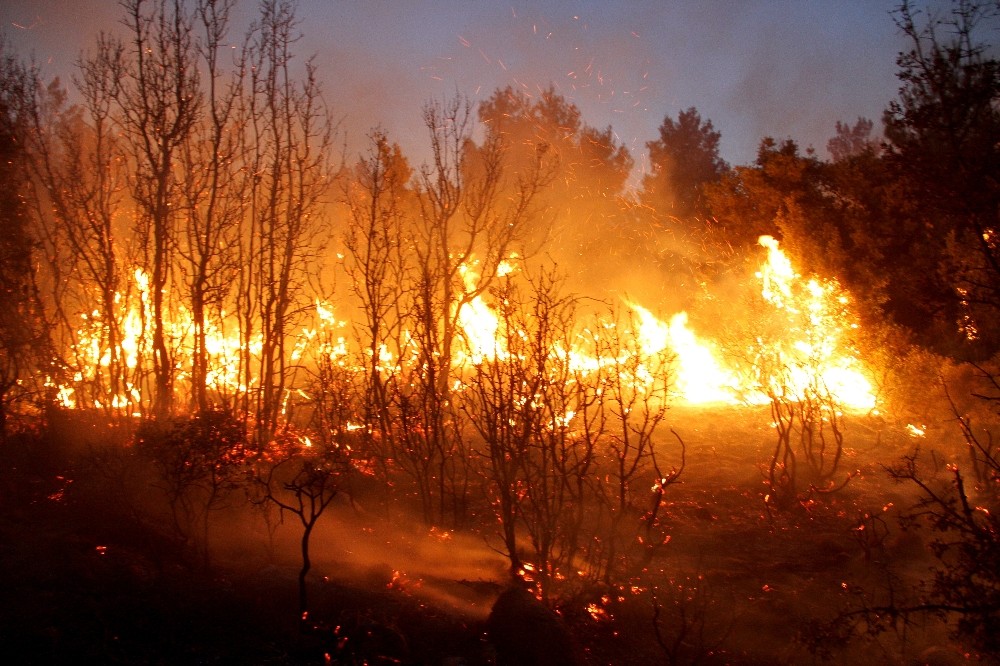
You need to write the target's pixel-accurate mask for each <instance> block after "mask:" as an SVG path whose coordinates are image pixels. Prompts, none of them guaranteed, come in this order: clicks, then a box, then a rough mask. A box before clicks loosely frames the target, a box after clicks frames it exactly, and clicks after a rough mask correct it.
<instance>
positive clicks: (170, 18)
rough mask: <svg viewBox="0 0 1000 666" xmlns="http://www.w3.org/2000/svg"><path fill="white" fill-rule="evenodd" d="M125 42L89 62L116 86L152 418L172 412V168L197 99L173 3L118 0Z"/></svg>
mask: <svg viewBox="0 0 1000 666" xmlns="http://www.w3.org/2000/svg"><path fill="white" fill-rule="evenodd" d="M122 7H123V8H124V10H125V14H126V16H125V19H124V21H123V22H124V23H125V26H126V28H127V29H128V31H129V36H128V37H129V42H128V45H127V46H126V45H125V44H124V43H117V42H115V41H113V40H110V39H109V40H106V41H104V42H102V43H100V44H99V49H98V54H97V56H96V58H97V59H98V61H99V62H101V64H102V65H103V66H105V67H108V68H110V72H111V75H112V76H113V77H114V78H115V80H116V82H117V88H116V90H115V92H116V95H115V96H114V98H113V99H114V100H115V102H116V110H115V113H116V115H117V123H118V124H119V125H120V126H121V128H122V129H123V130H124V137H123V139H124V141H123V145H124V149H125V152H126V154H127V155H128V157H129V159H130V162H131V166H132V170H131V172H130V173H131V177H130V178H129V179H128V184H129V190H130V193H131V196H132V199H133V200H134V202H135V204H136V206H137V208H138V215H137V216H136V217H137V222H136V229H135V232H136V235H137V237H138V239H139V242H140V244H141V247H142V249H143V265H144V266H145V267H146V268H147V269H148V273H149V279H150V285H149V294H150V298H151V300H152V305H151V318H152V321H151V322H150V326H151V345H152V354H153V373H154V389H155V392H154V396H153V405H152V411H153V413H154V414H155V415H157V416H165V415H167V414H169V413H170V412H171V410H172V409H173V400H174V395H173V392H174V375H175V368H174V361H173V354H172V352H171V349H170V345H169V344H168V343H169V341H168V332H167V326H168V323H169V317H170V313H169V304H168V303H167V301H166V298H167V290H168V283H169V280H170V273H171V270H172V268H173V263H174V256H175V249H176V246H175V243H176V227H177V224H178V219H177V218H178V213H177V209H176V205H175V202H176V201H178V200H180V199H181V197H180V196H179V192H178V183H177V179H176V169H177V168H178V165H179V161H180V152H181V150H182V149H183V146H184V145H185V143H186V142H188V141H190V140H191V138H192V136H191V135H192V130H193V128H194V126H195V123H196V121H197V119H198V118H199V116H200V114H201V113H202V110H203V106H204V97H203V93H202V90H201V79H200V74H199V69H198V67H197V64H196V57H197V53H196V51H195V48H194V44H193V41H192V40H193V38H192V34H193V19H192V17H191V15H190V14H189V13H188V12H187V11H186V9H185V7H184V3H183V2H181V0H150V1H147V0H123V2H122Z"/></svg>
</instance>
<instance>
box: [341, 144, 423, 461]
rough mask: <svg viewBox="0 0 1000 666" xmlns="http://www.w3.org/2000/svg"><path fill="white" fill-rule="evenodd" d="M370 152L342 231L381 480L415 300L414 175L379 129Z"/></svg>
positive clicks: (348, 194)
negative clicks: (410, 243)
mask: <svg viewBox="0 0 1000 666" xmlns="http://www.w3.org/2000/svg"><path fill="white" fill-rule="evenodd" d="M370 144H371V147H370V149H369V152H368V153H367V155H366V156H365V157H364V158H363V159H362V160H360V161H359V163H358V164H357V166H356V167H355V170H354V172H353V173H352V174H350V177H349V179H348V181H347V182H346V183H345V184H344V202H345V203H346V205H347V207H348V210H349V214H350V222H349V225H348V228H347V230H346V231H345V234H344V245H345V247H346V249H347V257H346V263H347V273H348V277H349V279H350V283H351V289H352V291H353V293H354V296H355V297H356V299H357V301H358V304H359V306H358V309H359V310H360V311H361V312H362V316H361V318H360V320H359V321H358V322H357V324H356V330H355V338H356V339H357V341H358V344H359V347H360V348H361V349H362V350H363V354H364V363H363V366H362V367H363V368H364V383H365V386H364V396H365V401H364V409H363V414H364V415H363V419H364V420H363V422H364V423H365V424H366V433H368V434H369V447H368V448H369V450H371V451H372V452H374V453H375V454H376V459H377V461H378V464H379V465H380V466H381V467H382V474H383V476H386V477H387V476H388V475H389V473H390V472H389V461H390V459H391V457H392V453H391V445H390V441H391V439H392V438H393V437H394V436H395V428H396V426H397V423H396V420H395V416H394V412H393V408H392V407H393V395H394V394H396V392H397V391H398V388H395V387H396V385H397V382H399V381H400V375H401V373H402V369H401V367H400V364H401V363H402V362H403V355H404V354H406V353H407V346H406V345H407V342H408V341H407V336H406V334H405V333H404V329H403V327H404V325H405V322H406V321H407V319H406V317H405V308H406V304H407V303H408V302H409V301H410V299H411V298H412V295H411V294H409V293H408V291H407V290H408V289H410V288H411V287H410V286H409V285H407V283H406V275H407V274H408V271H409V268H410V267H409V262H408V257H407V254H406V251H405V249H406V245H407V241H406V238H407V229H408V226H407V225H408V217H407V216H408V215H409V214H411V213H412V208H410V206H412V203H413V201H412V192H411V190H410V189H409V188H408V183H409V181H410V178H411V176H412V173H411V170H410V168H409V165H408V164H407V162H406V159H405V158H404V157H403V156H402V154H401V153H400V150H399V146H397V145H395V144H391V143H390V142H389V138H388V136H387V135H386V134H385V133H384V132H382V131H381V130H375V131H374V132H373V133H372V134H371V136H370Z"/></svg>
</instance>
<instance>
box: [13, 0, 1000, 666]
mask: <svg viewBox="0 0 1000 666" xmlns="http://www.w3.org/2000/svg"><path fill="white" fill-rule="evenodd" d="M235 6H236V5H235V0H192V2H184V1H182V0H125V1H124V2H122V5H121V10H122V15H123V30H124V35H125V36H124V37H122V38H117V37H113V36H109V35H101V36H100V37H98V38H97V41H96V42H95V48H94V49H93V50H92V51H91V52H90V53H89V55H88V56H87V57H86V58H83V59H82V60H81V62H80V63H79V71H78V76H77V77H74V94H73V95H69V94H67V92H66V90H65V89H64V88H63V87H62V85H61V84H60V83H59V82H58V81H55V82H52V83H50V84H46V83H45V82H43V80H42V73H41V72H40V71H38V70H36V69H33V68H31V67H28V66H26V65H24V64H23V63H21V62H20V61H19V60H18V59H17V58H16V57H15V56H14V55H13V54H9V53H6V52H0V56H2V57H0V157H2V159H0V185H2V188H0V225H3V226H2V229H3V233H2V234H0V507H2V511H0V534H2V535H3V538H2V539H0V570H2V571H3V574H2V580H0V589H3V590H4V592H3V595H4V603H3V604H0V608H2V609H3V610H2V612H0V632H2V633H0V638H2V639H3V642H4V643H5V644H7V645H12V646H14V650H15V652H16V653H18V654H24V655H34V657H36V659H35V660H36V661H38V662H49V661H53V660H55V659H57V658H63V657H64V656H65V655H66V654H74V655H79V656H80V657H81V658H82V659H83V660H85V661H100V662H111V661H125V662H148V661H167V662H172V661H177V662H192V661H197V662H200V661H211V660H218V661H233V660H235V661H247V662H260V661H273V662H275V663H318V662H321V661H325V662H327V663H345V664H347V663H445V662H446V660H449V659H450V660H452V661H458V660H461V661H463V662H464V663H470V664H479V663H481V664H487V663H504V662H505V661H507V662H512V663H513V662H518V661H521V660H530V659H546V660H548V661H552V659H554V658H555V657H553V656H552V654H551V650H552V647H553V645H555V644H556V643H558V645H559V649H558V653H559V655H558V658H559V659H564V660H566V662H567V663H575V662H579V661H585V662H592V663H650V662H653V661H659V662H663V661H666V662H667V663H694V662H700V663H732V662H750V663H753V662H758V663H761V662H767V663H795V662H801V661H803V660H806V659H813V658H814V659H822V658H830V659H837V660H840V661H845V660H859V659H873V660H885V661H896V662H905V661H907V660H910V659H912V658H916V659H920V660H929V659H931V658H932V656H933V653H934V651H937V655H938V656H943V655H948V656H952V657H956V658H957V657H958V656H959V655H964V657H963V658H965V659H969V660H972V659H982V660H983V661H989V660H991V659H994V660H995V659H997V658H998V657H1000V646H998V644H997V640H996V635H997V631H996V629H997V617H998V612H1000V608H998V605H997V603H998V601H997V598H996V597H997V595H996V589H997V571H1000V557H998V553H1000V549H998V529H1000V527H998V524H997V518H996V516H997V515H1000V514H998V511H1000V507H998V506H997V499H998V488H1000V486H998V483H1000V462H998V453H997V449H996V446H995V444H994V435H995V433H996V428H997V427H998V425H1000V413H998V412H997V410H996V406H997V404H998V401H1000V397H998V395H1000V370H998V366H997V361H996V359H997V354H998V352H1000V337H998V334H997V331H998V330H1000V328H998V327H997V325H996V324H997V322H1000V298H998V294H1000V287H998V285H1000V257H998V255H997V247H998V245H997V242H996V236H997V233H998V230H997V222H998V221H997V212H998V211H1000V198H998V197H1000V189H998V183H997V181H996V173H997V172H998V169H997V154H996V153H997V151H998V150H1000V118H998V113H1000V105H998V104H997V101H998V100H997V95H998V90H1000V78H998V77H1000V65H998V62H997V60H996V58H995V57H994V55H993V45H991V44H989V43H983V42H980V41H978V40H979V39H980V34H981V32H980V31H981V30H982V28H983V26H984V25H987V23H988V22H989V21H991V20H993V19H995V18H996V17H997V16H998V12H997V9H996V7H995V6H994V4H989V3H980V2H975V1H974V0H958V1H957V2H955V3H954V4H953V5H952V6H951V11H950V12H946V13H942V14H925V13H922V12H921V11H920V10H918V8H916V7H915V6H914V5H912V4H911V3H909V2H903V3H902V5H901V6H900V7H899V9H898V11H897V12H896V13H895V17H896V20H897V22H898V26H899V28H900V30H901V31H902V33H903V34H904V35H905V36H906V37H907V38H908V39H909V40H910V44H909V48H908V50H907V51H905V52H904V53H902V54H900V57H899V60H898V63H897V64H898V67H899V79H900V83H901V87H900V90H899V95H898V98H897V99H896V100H895V101H893V102H892V103H891V104H890V106H889V108H888V109H886V112H885V115H884V118H883V119H882V120H883V126H884V136H882V137H879V136H876V135H875V134H874V132H875V125H874V123H873V122H872V121H871V120H868V119H865V118H859V119H857V120H856V121H855V122H854V123H853V124H848V123H837V125H836V127H835V128H833V129H834V132H835V134H834V136H833V137H832V138H831V140H830V144H829V152H830V154H831V157H832V159H830V160H829V161H827V160H823V159H821V158H820V157H818V156H817V155H816V154H814V153H813V152H812V151H806V152H805V154H803V153H802V152H801V151H800V149H799V146H798V144H797V143H796V142H795V141H794V140H793V139H790V138H789V139H781V140H777V139H774V138H771V137H764V138H762V140H761V143H760V149H759V151H758V155H757V159H756V161H755V162H754V163H753V164H750V165H738V166H732V167H731V166H730V165H727V164H726V163H725V162H724V161H723V160H722V159H721V158H720V156H719V140H720V133H719V132H718V131H716V129H715V128H714V126H713V125H712V123H711V121H710V120H707V119H705V120H703V119H702V118H701V116H700V114H699V113H698V111H697V109H695V108H694V107H691V108H688V109H686V110H683V111H681V112H680V113H679V115H678V116H677V118H676V119H674V118H672V117H670V116H669V115H668V116H666V117H665V118H664V121H663V124H662V125H661V127H660V132H659V137H658V138H657V139H654V140H651V141H649V142H648V143H647V145H646V147H647V149H648V150H649V155H650V161H651V163H652V165H653V166H654V169H653V171H652V172H651V173H650V174H648V175H647V176H646V177H645V178H644V179H643V180H642V183H641V186H640V189H639V191H637V192H631V191H628V190H627V188H626V184H627V182H628V179H629V175H630V173H631V171H632V168H633V166H634V159H633V156H632V155H630V154H629V152H628V150H627V149H626V148H625V146H623V145H621V144H620V143H619V142H618V141H617V139H616V138H615V135H614V132H612V131H611V129H610V128H606V129H598V128H594V127H591V126H589V125H587V124H586V123H585V122H584V119H583V118H582V115H581V113H580V111H579V109H577V108H576V107H575V106H574V105H573V104H572V103H570V102H569V101H567V100H566V99H565V98H563V97H562V96H560V94H558V92H557V91H556V90H555V89H554V88H549V89H547V90H544V91H542V92H541V94H539V95H538V96H535V97H529V96H527V95H526V94H524V93H522V92H521V91H519V90H515V89H511V88H507V89H503V90H498V91H496V92H495V93H494V94H493V95H492V96H491V97H490V98H489V99H487V100H486V101H485V102H483V103H482V104H479V105H473V104H471V103H470V102H469V100H468V99H466V98H465V97H463V96H462V95H461V94H457V95H456V96H454V97H453V98H448V99H441V100H431V101H429V102H428V103H427V104H426V105H425V106H424V108H423V116H422V118H423V121H424V127H425V129H426V146H427V155H428V158H427V160H426V161H424V162H422V163H420V164H412V165H411V161H410V159H409V158H408V157H407V156H406V155H404V154H403V151H402V149H401V148H400V147H399V145H397V144H396V143H395V142H394V141H393V139H392V136H391V133H390V131H388V130H386V129H382V128H374V129H373V130H372V132H371V135H370V141H369V145H368V149H367V152H366V153H365V154H364V155H361V156H359V157H358V158H357V159H353V158H351V157H350V156H344V155H335V154H334V151H333V148H334V145H335V141H336V130H337V128H336V125H335V123H334V122H333V121H332V118H333V117H334V115H335V106H336V103H335V102H336V100H329V101H330V102H331V107H333V108H330V107H328V106H327V101H328V100H327V99H326V98H325V97H324V92H323V90H322V89H321V87H320V85H319V78H318V76H317V72H316V69H315V65H314V63H313V62H312V61H308V60H307V61H305V62H303V63H301V66H299V62H298V61H297V60H295V59H294V57H296V56H297V55H298V54H297V53H296V51H295V49H296V44H297V40H298V27H297V22H296V19H295V12H294V6H293V4H292V3H290V2H287V1H286V0H265V1H264V2H262V3H261V4H260V7H259V15H258V17H257V20H256V21H255V22H254V23H253V24H252V25H251V26H250V27H249V28H248V29H247V31H246V33H245V34H244V35H243V37H242V40H236V39H234V36H233V35H232V34H231V21H230V15H231V14H232V12H233V9H234V7H235ZM237 41H238V43H239V46H238V47H235V48H231V47H230V45H231V44H233V43H236V42H237ZM230 51H231V52H232V53H230ZM224 52H225V53H226V54H227V55H226V57H225V58H224V57H222V54H223V53H224ZM230 56H231V57H230ZM293 63H294V64H293ZM70 99H73V100H74V102H73V103H70V102H69V100H70ZM664 239H669V241H667V240H664ZM779 242H780V244H781V246H782V247H783V248H785V250H786V252H787V256H786V255H780V259H781V260H782V261H784V262H785V263H784V264H774V265H769V267H768V268H767V269H765V268H763V267H761V265H760V263H759V262H760V255H761V250H760V245H764V246H765V247H767V252H768V257H769V261H771V260H774V259H775V256H776V255H777V252H778V243H779ZM609 249H610V252H609ZM619 252H621V253H623V254H624V255H626V256H628V257H629V259H628V261H629V262H637V261H639V260H642V263H643V264H644V265H645V264H648V268H646V270H649V271H652V272H653V273H654V274H655V275H656V279H655V280H654V281H653V282H654V283H655V284H654V286H653V287H649V291H650V292H653V293H654V294H655V293H656V292H657V291H664V292H667V291H670V292H678V293H681V294H682V296H680V297H672V298H671V299H669V300H668V299H662V300H661V301H660V306H661V307H663V308H678V307H681V306H682V307H685V308H687V309H688V310H690V314H691V319H692V321H694V322H695V323H696V324H701V323H704V322H714V324H715V332H716V333H717V337H718V339H719V340H721V341H722V342H721V344H720V345H718V346H717V347H718V348H713V347H711V346H709V345H706V344H702V343H700V342H699V341H698V340H697V339H696V338H695V336H694V334H693V333H692V332H691V330H690V329H688V328H686V326H687V323H688V319H687V317H688V313H687V312H682V313H678V314H677V315H676V316H675V317H674V318H673V319H671V320H670V321H669V322H667V321H661V320H660V319H658V318H657V316H654V314H653V313H652V312H650V311H649V310H647V309H645V308H644V307H642V306H640V305H639V304H638V302H636V301H634V300H633V298H636V299H643V298H647V296H648V294H647V293H640V294H632V293H627V294H626V293H624V292H625V289H623V288H622V285H621V284H618V283H615V284H608V283H609V282H611V280H609V278H608V277H607V275H601V274H598V272H597V271H591V270H589V269H590V268H592V267H593V266H596V265H598V264H599V263H601V262H604V263H605V264H606V263H608V262H607V260H605V259H604V257H606V256H608V255H611V256H614V255H615V254H616V253H619ZM598 258H601V261H598ZM793 266H794V267H805V268H798V269H796V268H793ZM584 268H586V269H588V270H586V271H585V270H583V269H584ZM607 268H608V270H612V271H613V270H615V269H617V268H619V266H618V265H616V264H614V263H613V262H612V265H609V266H607ZM797 270H801V271H808V273H807V274H806V275H800V274H799V273H798V272H797ZM583 274H586V277H581V275H583ZM598 283H601V284H598ZM733 294H740V295H741V296H733ZM747 294H749V295H747ZM653 300H656V299H655V298H653ZM681 315H683V316H681ZM698 330H701V329H698ZM833 352H836V353H837V354H839V356H836V357H835V358H836V360H837V362H836V363H831V361H830V359H831V358H833V356H832V354H833ZM861 358H864V359H867V360H868V364H867V366H866V373H867V374H866V375H865V376H864V377H863V380H864V383H865V389H864V391H865V394H864V397H865V400H862V401H860V402H849V401H848V399H847V398H846V397H845V395H844V393H843V392H842V390H843V387H842V386H841V384H842V383H843V381H844V377H845V375H850V376H851V377H854V376H855V374H857V373H855V371H856V367H855V366H856V365H858V364H860V361H859V359H861ZM694 359H700V363H701V364H700V365H694V366H692V364H693V363H694ZM724 361H725V362H724ZM855 362H857V363H855ZM852 363H853V365H852ZM831 369H832V370H833V371H834V372H830V371H831ZM852 373H855V374H852ZM706 377H709V378H718V381H717V383H716V385H714V386H713V387H712V388H713V390H714V392H710V393H709V397H708V398H698V399H696V398H693V397H692V395H693V389H692V383H693V382H696V380H698V379H705V378H706ZM868 397H870V401H869V400H868ZM699 400H703V401H704V402H706V403H708V404H710V405H711V406H705V405H704V404H699ZM915 444H919V446H916V445H915ZM286 518H288V519H289V522H292V523H294V528H293V529H292V532H293V534H292V535H291V536H290V535H289V529H288V528H287V526H285V525H284V524H283V521H284V520H285V519H286ZM210 546H211V547H210ZM53 553H59V558H56V557H55V556H54V555H53ZM432 562H434V564H433V566H432ZM928 572H930V573H929V574H928ZM359 581H361V582H359ZM498 599H499V600H500V601H499V603H497V604H496V605H495V606H494V608H493V613H492V614H490V612H489V609H490V606H491V605H494V602H497V600H498ZM737 614H738V615H739V616H740V617H741V618H742V620H741V622H740V623H737V622H735V618H736V617H737ZM488 616H489V617H488ZM524 617H528V618H535V619H537V623H536V624H537V626H535V625H532V624H531V623H528V625H529V626H527V627H526V626H525V622H524V621H523V619H524ZM747 618H749V619H747ZM789 618H796V619H793V620H790V619H789ZM799 618H800V619H799ZM917 623H921V624H920V626H921V627H923V628H924V629H925V632H924V634H925V635H924V636H922V637H921V636H913V635H912V634H911V633H909V632H908V631H907V630H908V629H909V628H911V627H913V626H916V625H917ZM484 632H486V634H485V635H486V640H483V636H484ZM526 632H527V633H530V634H531V636H532V638H531V640H530V641H527V642H525V643H524V644H523V645H514V643H515V642H516V641H517V640H518V637H519V636H523V635H524V634H525V633H526ZM546 635H551V637H552V638H553V642H552V644H550V645H549V644H546V643H545V637H546ZM556 639H557V640H556ZM848 639H852V640H848ZM547 650H548V652H547ZM926 651H930V652H926ZM540 655H547V656H540Z"/></svg>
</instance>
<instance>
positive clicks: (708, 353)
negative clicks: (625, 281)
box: [630, 303, 739, 404]
mask: <svg viewBox="0 0 1000 666" xmlns="http://www.w3.org/2000/svg"><path fill="white" fill-rule="evenodd" d="M630 306H631V308H632V310H633V311H635V313H636V314H637V315H638V316H639V330H638V334H639V341H640V344H641V346H642V351H643V353H644V354H647V355H652V354H657V353H659V352H661V351H663V350H664V349H666V348H667V347H668V346H669V347H670V349H671V350H672V351H673V352H674V354H676V362H677V367H676V373H677V377H676V379H675V382H676V389H675V392H676V393H677V394H678V395H679V396H680V397H681V398H682V399H683V400H685V401H686V402H690V403H692V404H705V403H713V402H724V403H736V402H739V399H738V397H737V394H738V390H739V382H738V380H737V379H736V376H735V374H733V373H732V372H731V371H729V370H726V369H725V368H724V367H723V364H722V363H721V361H719V359H718V358H716V355H715V352H714V351H713V350H712V349H711V348H710V347H709V346H708V345H707V344H706V343H704V342H702V341H701V340H699V339H698V336H697V335H695V333H694V331H692V330H691V329H690V328H688V314H687V313H686V312H678V313H677V314H675V315H674V316H673V317H671V318H670V323H669V324H665V323H664V322H662V321H660V320H659V319H657V318H656V317H654V316H653V314H652V313H651V312H650V311H649V310H647V309H646V308H644V307H642V306H641V305H637V304H634V303H632V304H630Z"/></svg>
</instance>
